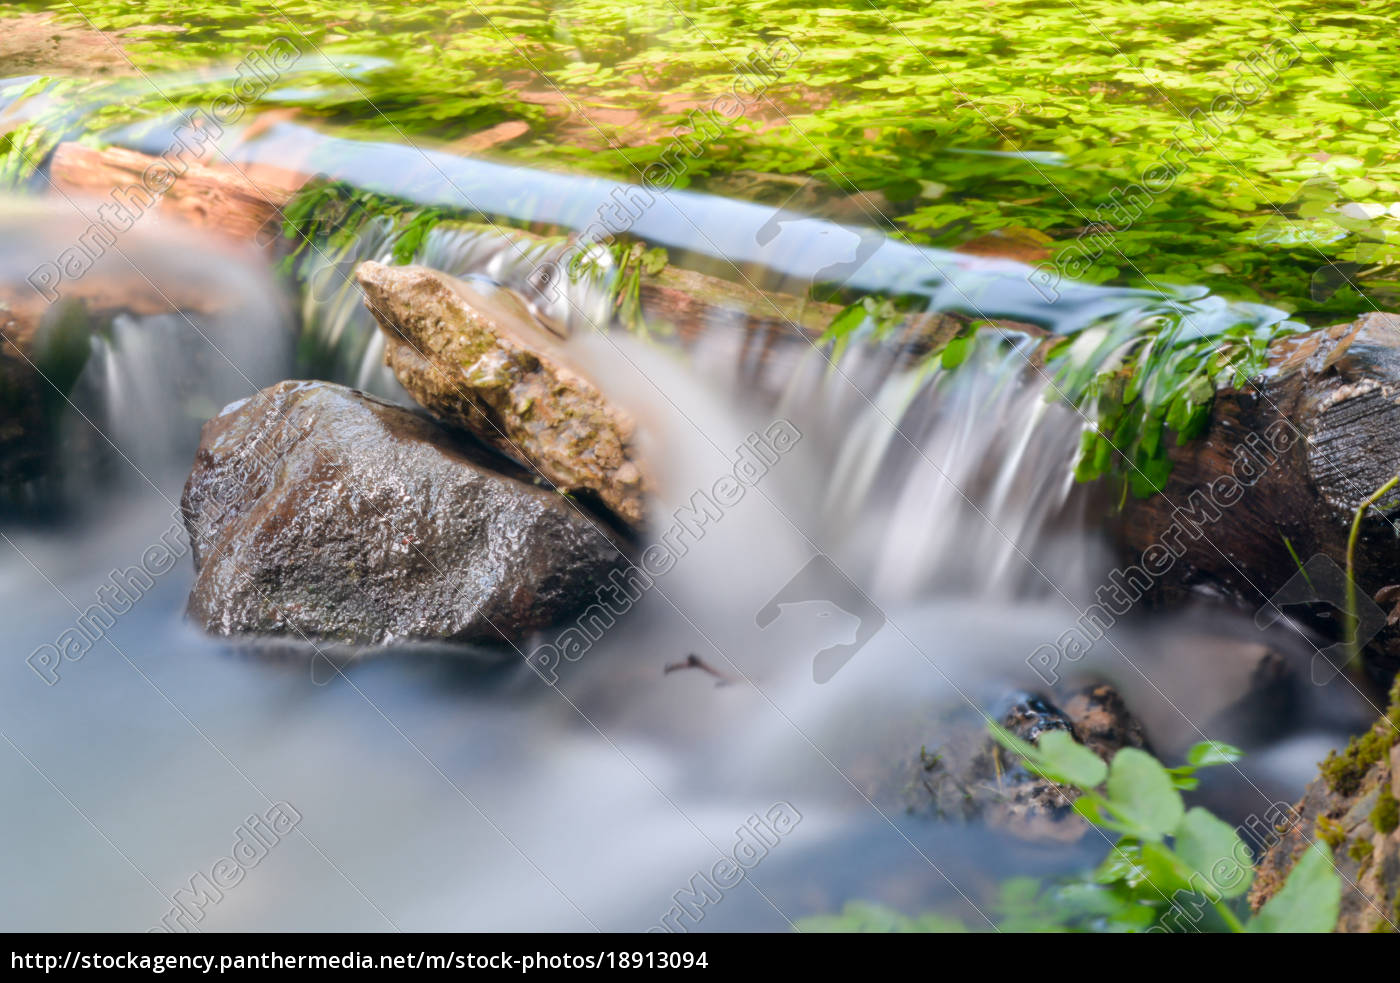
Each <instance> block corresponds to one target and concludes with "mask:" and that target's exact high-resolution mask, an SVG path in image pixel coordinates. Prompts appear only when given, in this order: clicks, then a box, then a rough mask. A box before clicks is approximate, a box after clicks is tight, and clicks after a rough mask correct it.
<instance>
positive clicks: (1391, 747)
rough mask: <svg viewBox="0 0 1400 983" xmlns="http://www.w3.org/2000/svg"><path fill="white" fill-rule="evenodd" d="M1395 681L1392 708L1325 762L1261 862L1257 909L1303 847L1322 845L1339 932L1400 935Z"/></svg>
mask: <svg viewBox="0 0 1400 983" xmlns="http://www.w3.org/2000/svg"><path fill="white" fill-rule="evenodd" d="M1398 792H1400V681H1398V682H1397V683H1396V684H1395V686H1394V688H1393V689H1392V690H1391V692H1390V709H1389V710H1388V711H1387V712H1386V713H1385V714H1384V715H1383V716H1382V717H1381V719H1380V720H1379V721H1377V722H1376V724H1375V726H1374V727H1372V728H1371V729H1370V730H1369V731H1367V732H1366V733H1365V734H1364V735H1362V736H1361V737H1358V738H1356V739H1355V740H1353V741H1352V742H1351V743H1350V744H1349V745H1348V746H1347V748H1346V750H1345V751H1342V752H1339V753H1334V754H1332V755H1331V756H1329V757H1328V759H1327V760H1326V761H1324V762H1323V763H1322V772H1321V774H1320V775H1319V776H1318V777H1317V778H1316V779H1314V780H1313V782H1312V784H1310V785H1309V786H1308V788H1307V791H1305V792H1304V793H1303V799H1302V801H1301V802H1299V803H1298V805H1297V807H1296V809H1295V815H1294V816H1292V817H1290V820H1291V821H1290V822H1289V823H1288V824H1287V825H1286V826H1284V827H1283V828H1282V829H1281V830H1279V831H1278V838H1277V839H1276V840H1275V842H1274V843H1273V845H1272V846H1271V847H1270V848H1269V850H1268V851H1267V852H1266V853H1265V854H1264V856H1263V858H1262V859H1261V860H1260V862H1259V874H1258V877H1257V878H1256V880H1255V882H1254V887H1253V889H1252V891H1251V893H1250V903H1251V904H1252V905H1253V906H1254V908H1255V909H1256V910H1257V909H1258V908H1259V907H1260V906H1262V905H1263V904H1264V902H1265V901H1268V900H1269V898H1271V897H1273V895H1274V894H1275V893H1276V892H1277V891H1278V889H1279V888H1280V887H1282V886H1283V883H1284V881H1285V880H1286V878H1287V877H1288V873H1289V871H1291V870H1292V869H1293V865H1294V864H1295V863H1296V862H1297V860H1298V858H1299V857H1301V856H1302V854H1303V851H1304V850H1305V849H1306V848H1307V846H1308V844H1310V843H1312V842H1314V841H1316V840H1322V841H1323V842H1324V843H1326V844H1327V845H1328V846H1330V847H1331V848H1332V859H1333V862H1334V863H1335V864H1336V865H1337V871H1338V873H1340V874H1341V875H1342V885H1343V887H1342V906H1341V913H1340V915H1339V917H1338V919H1337V931H1339V932H1396V931H1400V799H1397V798H1396V793H1398Z"/></svg>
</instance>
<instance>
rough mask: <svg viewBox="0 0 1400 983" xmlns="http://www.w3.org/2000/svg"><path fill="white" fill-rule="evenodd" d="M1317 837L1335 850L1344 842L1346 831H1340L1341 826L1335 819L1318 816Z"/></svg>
mask: <svg viewBox="0 0 1400 983" xmlns="http://www.w3.org/2000/svg"><path fill="white" fill-rule="evenodd" d="M1317 837H1318V839H1320V840H1322V842H1324V843H1326V844H1327V845H1328V846H1330V847H1331V848H1332V849H1333V850H1335V849H1337V847H1339V846H1341V845H1342V843H1343V842H1344V841H1345V840H1346V838H1347V831H1346V830H1344V829H1342V824H1341V823H1339V822H1337V821H1336V820H1335V819H1328V818H1327V817H1326V816H1319V817H1318V818H1317Z"/></svg>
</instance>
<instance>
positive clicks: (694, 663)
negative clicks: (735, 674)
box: [662, 652, 734, 686]
mask: <svg viewBox="0 0 1400 983" xmlns="http://www.w3.org/2000/svg"><path fill="white" fill-rule="evenodd" d="M682 669H699V670H700V671H701V672H707V673H709V674H710V675H711V676H714V677H715V678H716V679H718V680H719V682H717V683H715V685H716V686H728V685H729V684H730V683H732V682H734V680H733V679H731V678H730V677H728V676H726V675H725V674H724V673H722V672H720V671H719V670H718V669H716V668H714V667H713V666H711V665H709V664H708V663H706V662H705V660H704V659H702V658H700V656H698V655H696V654H695V653H694V652H692V653H690V654H689V655H687V656H686V657H685V661H684V662H672V663H671V664H669V665H668V666H666V668H665V669H663V670H662V675H666V676H669V675H670V674H671V673H673V672H680V671H681V670H682Z"/></svg>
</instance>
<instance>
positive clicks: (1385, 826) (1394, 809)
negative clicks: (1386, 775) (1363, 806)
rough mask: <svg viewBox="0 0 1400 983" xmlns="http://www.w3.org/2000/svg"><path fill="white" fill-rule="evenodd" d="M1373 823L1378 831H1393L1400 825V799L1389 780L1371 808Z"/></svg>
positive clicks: (1382, 787)
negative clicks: (1392, 790)
mask: <svg viewBox="0 0 1400 983" xmlns="http://www.w3.org/2000/svg"><path fill="white" fill-rule="evenodd" d="M1371 825H1372V826H1374V827H1375V828H1376V832H1377V833H1393V832H1395V827H1397V826H1400V799H1396V798H1395V796H1394V795H1393V794H1392V792H1391V789H1390V783H1389V782H1386V783H1385V785H1383V786H1381V794H1380V798H1378V799H1377V800H1376V807H1375V808H1374V809H1372V810H1371Z"/></svg>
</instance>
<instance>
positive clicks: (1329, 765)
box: [1322, 678, 1400, 795]
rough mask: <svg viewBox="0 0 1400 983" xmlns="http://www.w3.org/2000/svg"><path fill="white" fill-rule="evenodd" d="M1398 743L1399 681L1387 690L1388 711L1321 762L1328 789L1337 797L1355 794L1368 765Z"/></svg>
mask: <svg viewBox="0 0 1400 983" xmlns="http://www.w3.org/2000/svg"><path fill="white" fill-rule="evenodd" d="M1397 740H1400V678H1397V679H1396V682H1395V685H1394V686H1393V687H1392V688H1391V690H1390V709H1389V710H1387V711H1386V714H1385V716H1384V717H1382V718H1381V719H1380V720H1379V721H1378V722H1377V723H1376V725H1375V726H1374V727H1372V728H1371V729H1370V730H1368V731H1367V732H1366V733H1365V734H1362V735H1361V736H1360V737H1356V738H1353V739H1352V741H1351V743H1349V744H1348V745H1347V747H1346V750H1345V751H1343V752H1342V753H1341V754H1338V753H1337V752H1336V751H1333V752H1332V753H1331V754H1329V755H1327V760H1326V761H1324V762H1322V776H1323V778H1325V779H1326V780H1327V787H1328V788H1330V789H1331V790H1332V791H1334V792H1336V793H1337V794H1338V795H1355V794H1356V793H1357V792H1358V791H1360V789H1361V782H1362V780H1363V779H1364V778H1365V777H1366V772H1368V771H1370V770H1371V766H1372V765H1374V764H1375V763H1376V762H1378V761H1380V760H1381V759H1382V758H1384V757H1385V756H1386V754H1387V753H1388V752H1389V751H1390V749H1391V748H1392V747H1393V746H1394V745H1395V743H1396V741H1397Z"/></svg>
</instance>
